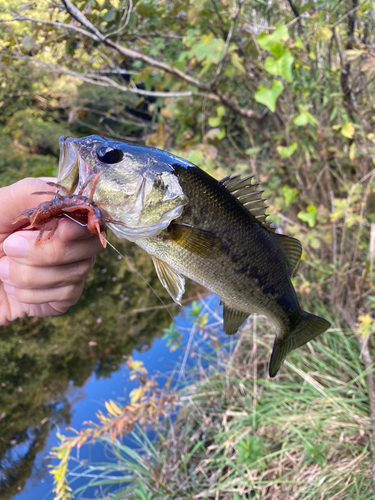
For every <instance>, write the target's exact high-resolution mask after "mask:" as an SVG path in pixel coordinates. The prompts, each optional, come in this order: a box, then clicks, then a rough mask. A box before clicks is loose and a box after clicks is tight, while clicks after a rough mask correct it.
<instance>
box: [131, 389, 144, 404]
mask: <svg viewBox="0 0 375 500" xmlns="http://www.w3.org/2000/svg"><path fill="white" fill-rule="evenodd" d="M144 393H145V390H144V388H143V387H138V389H133V390H132V391H131V393H130V394H129V396H130V401H131V402H132V403H136V402H137V401H138V400H139V399H140V398H141V397H142V396H143V395H144Z"/></svg>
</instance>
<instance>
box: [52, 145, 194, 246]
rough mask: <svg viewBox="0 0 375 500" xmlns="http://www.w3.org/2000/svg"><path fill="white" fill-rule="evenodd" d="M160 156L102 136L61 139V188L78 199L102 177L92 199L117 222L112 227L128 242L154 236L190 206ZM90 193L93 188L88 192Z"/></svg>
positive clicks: (152, 151) (173, 175)
mask: <svg viewBox="0 0 375 500" xmlns="http://www.w3.org/2000/svg"><path fill="white" fill-rule="evenodd" d="M160 153H161V152H160V151H158V150H155V149H152V148H145V147H142V146H134V145H130V144H127V143H122V142H121V143H120V142H118V141H112V140H110V139H106V138H104V137H99V136H89V137H83V138H81V139H72V138H69V137H61V138H60V161H59V173H58V183H59V184H60V185H61V186H63V187H64V188H65V189H67V190H68V191H69V192H70V193H72V194H77V193H78V192H81V190H82V186H85V183H86V181H87V179H88V178H89V177H90V176H92V175H94V174H98V173H101V174H102V175H101V177H100V179H99V181H98V183H97V185H96V189H95V192H94V193H93V197H92V200H93V202H94V203H95V205H96V206H97V207H98V208H99V209H100V211H101V213H102V214H103V216H104V217H105V218H106V219H109V220H111V221H116V223H109V224H108V227H109V228H110V229H112V231H113V232H114V233H115V234H116V235H117V236H119V237H125V238H126V239H128V240H130V241H136V240H138V239H139V238H147V237H153V236H156V235H158V234H159V233H160V232H161V231H163V230H164V229H166V228H167V227H168V226H169V224H170V223H171V221H172V220H174V219H176V218H178V217H179V216H180V215H181V213H182V211H183V208H184V206H185V205H186V204H187V202H188V199H187V197H186V196H185V195H184V193H183V190H182V188H181V186H180V184H179V181H178V178H177V176H176V175H175V174H174V172H173V168H172V167H171V166H170V165H169V164H168V163H167V162H165V160H164V161H163V158H162V157H161V154H160ZM168 159H169V158H168ZM88 194H89V186H87V187H86V188H84V195H85V196H86V195H88Z"/></svg>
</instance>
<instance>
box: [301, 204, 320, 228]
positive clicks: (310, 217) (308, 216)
mask: <svg viewBox="0 0 375 500" xmlns="http://www.w3.org/2000/svg"><path fill="white" fill-rule="evenodd" d="M316 214H317V210H316V207H314V206H313V205H309V206H308V207H307V212H299V213H298V215H297V217H298V218H299V219H301V220H303V221H304V222H307V223H308V225H309V226H310V227H314V226H315V224H316Z"/></svg>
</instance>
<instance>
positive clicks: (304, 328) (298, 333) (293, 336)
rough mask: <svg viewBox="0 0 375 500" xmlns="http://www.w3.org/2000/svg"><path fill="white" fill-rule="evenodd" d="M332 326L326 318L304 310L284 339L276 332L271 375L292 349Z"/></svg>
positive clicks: (271, 375) (276, 370)
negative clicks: (279, 337)
mask: <svg viewBox="0 0 375 500" xmlns="http://www.w3.org/2000/svg"><path fill="white" fill-rule="evenodd" d="M330 326H331V324H330V323H329V322H328V321H326V320H325V319H323V318H320V317H319V316H315V315H314V314H310V313H308V312H306V311H303V312H302V315H301V320H300V321H299V323H298V324H297V326H296V327H295V328H294V329H293V330H292V331H291V332H289V333H288V334H287V335H286V337H285V338H284V339H282V340H281V339H278V338H277V334H276V338H275V343H274V345H273V351H272V355H271V360H270V367H269V375H270V377H275V375H277V372H278V371H279V369H280V366H281V364H282V362H283V361H284V359H285V358H286V357H287V355H288V354H289V353H290V351H293V349H297V347H300V346H301V345H303V344H306V342H309V341H310V340H312V339H314V338H315V337H317V336H318V335H320V334H321V333H323V332H325V331H326V330H327V329H328V328H329V327H330Z"/></svg>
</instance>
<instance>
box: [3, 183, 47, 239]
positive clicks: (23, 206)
mask: <svg viewBox="0 0 375 500" xmlns="http://www.w3.org/2000/svg"><path fill="white" fill-rule="evenodd" d="M47 181H56V179H54V178H53V177H51V178H47V177H46V178H43V179H35V178H31V177H30V178H26V179H22V180H21V181H18V182H16V183H14V184H11V185H10V186H6V187H3V188H0V213H1V218H0V237H1V239H2V240H3V239H4V237H7V236H8V235H9V233H12V232H13V231H14V230H15V229H17V227H20V226H21V225H23V224H24V223H25V221H23V222H20V223H18V225H17V224H12V221H13V220H14V219H15V218H16V217H17V215H19V214H20V213H21V212H23V211H24V210H27V209H29V208H33V207H36V206H37V205H39V203H42V202H43V201H46V200H49V199H50V198H51V195H48V194H42V195H33V194H32V193H33V192H35V191H51V190H52V191H53V188H51V187H50V186H48V185H47V184H46V182H47Z"/></svg>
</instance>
